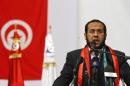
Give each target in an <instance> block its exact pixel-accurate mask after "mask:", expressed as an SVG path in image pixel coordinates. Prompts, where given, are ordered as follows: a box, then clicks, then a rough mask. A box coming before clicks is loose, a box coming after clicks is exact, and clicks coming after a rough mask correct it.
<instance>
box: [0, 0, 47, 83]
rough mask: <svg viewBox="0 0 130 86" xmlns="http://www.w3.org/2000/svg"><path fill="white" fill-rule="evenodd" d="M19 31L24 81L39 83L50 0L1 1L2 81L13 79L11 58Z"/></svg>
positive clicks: (0, 76)
mask: <svg viewBox="0 0 130 86" xmlns="http://www.w3.org/2000/svg"><path fill="white" fill-rule="evenodd" d="M16 25H17V27H15V26H16ZM15 29H17V33H18V35H19V36H20V47H21V52H22V57H21V68H22V74H23V79H24V80H39V79H41V73H42V64H43V52H44V43H45V35H46V29H47V0H0V79H8V78H9V72H10V70H9V61H10V59H9V54H10V51H11V47H12V41H13V39H12V37H13V34H14V32H15V31H16V30H15ZM14 47H15V46H14ZM16 47H17V46H16Z"/></svg>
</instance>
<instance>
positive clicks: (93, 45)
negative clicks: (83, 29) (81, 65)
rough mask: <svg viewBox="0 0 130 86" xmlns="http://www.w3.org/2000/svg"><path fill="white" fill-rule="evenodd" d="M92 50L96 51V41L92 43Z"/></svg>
mask: <svg viewBox="0 0 130 86" xmlns="http://www.w3.org/2000/svg"><path fill="white" fill-rule="evenodd" d="M90 48H91V49H93V50H94V49H96V42H95V41H92V42H90Z"/></svg>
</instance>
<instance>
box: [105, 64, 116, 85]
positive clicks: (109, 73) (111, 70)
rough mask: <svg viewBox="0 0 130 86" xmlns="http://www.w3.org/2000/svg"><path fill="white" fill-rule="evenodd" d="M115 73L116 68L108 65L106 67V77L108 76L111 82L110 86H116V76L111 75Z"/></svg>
mask: <svg viewBox="0 0 130 86" xmlns="http://www.w3.org/2000/svg"><path fill="white" fill-rule="evenodd" d="M106 73H107V74H106ZM113 73H114V70H113V69H112V68H111V67H110V66H109V65H108V66H107V67H106V68H105V77H106V79H107V80H108V82H109V86H114V84H113V83H114V82H113V81H114V79H115V78H116V77H113V76H111V75H112V74H113Z"/></svg>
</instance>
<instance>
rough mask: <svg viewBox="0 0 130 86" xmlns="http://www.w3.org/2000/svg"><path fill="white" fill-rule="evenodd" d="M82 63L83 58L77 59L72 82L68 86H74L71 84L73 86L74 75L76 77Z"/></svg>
mask: <svg viewBox="0 0 130 86" xmlns="http://www.w3.org/2000/svg"><path fill="white" fill-rule="evenodd" d="M82 62H83V58H82V57H79V58H78V59H77V62H76V66H75V67H74V69H73V80H72V82H71V84H70V86H74V85H73V84H74V82H75V80H76V75H77V73H78V69H79V65H80V64H81V63H82Z"/></svg>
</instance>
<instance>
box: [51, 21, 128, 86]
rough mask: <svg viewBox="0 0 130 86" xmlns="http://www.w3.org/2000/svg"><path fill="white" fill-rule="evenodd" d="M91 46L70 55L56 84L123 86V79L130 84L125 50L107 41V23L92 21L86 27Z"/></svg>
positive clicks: (87, 40)
mask: <svg viewBox="0 0 130 86" xmlns="http://www.w3.org/2000/svg"><path fill="white" fill-rule="evenodd" d="M84 36H85V39H86V42H87V45H86V46H85V47H84V48H83V49H78V50H74V51H71V52H69V53H68V54H67V58H66V63H65V64H64V67H63V69H62V71H61V75H60V76H59V77H58V78H57V79H56V80H55V82H54V84H53V86H69V85H70V83H71V85H72V84H74V86H119V83H120V80H121V79H123V80H124V81H125V83H126V84H127V86H130V66H129V65H128V63H127V62H126V61H125V58H124V56H125V54H124V53H123V52H120V51H117V50H113V49H111V48H110V47H109V46H107V45H106V44H105V40H106V36H107V33H106V25H105V24H104V23H103V22H102V21H100V20H96V19H94V20H91V21H89V22H88V23H87V24H86V26H85V34H84Z"/></svg>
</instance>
